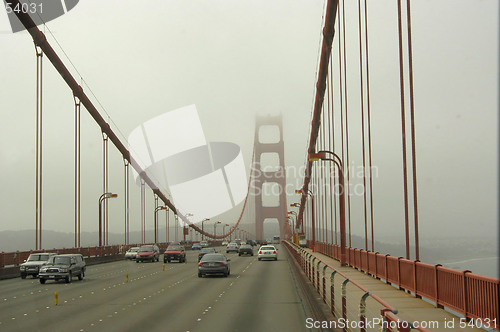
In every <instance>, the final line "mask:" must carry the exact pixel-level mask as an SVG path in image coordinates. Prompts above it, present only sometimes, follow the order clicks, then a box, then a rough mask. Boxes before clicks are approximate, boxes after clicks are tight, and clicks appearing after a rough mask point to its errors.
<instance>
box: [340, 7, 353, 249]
mask: <svg viewBox="0 0 500 332" xmlns="http://www.w3.org/2000/svg"><path fill="white" fill-rule="evenodd" d="M342 26H343V29H342V30H343V31H342V35H343V40H344V52H343V57H344V98H345V102H344V111H345V148H346V149H345V150H346V155H345V158H342V159H343V160H345V161H346V162H345V163H344V166H345V165H347V167H344V169H345V173H344V174H346V178H347V179H346V180H347V185H346V186H345V188H344V191H345V192H346V195H347V214H348V215H349V217H348V220H349V222H348V225H349V247H351V195H349V178H350V177H351V175H350V174H351V172H349V167H350V164H349V121H348V117H347V113H348V112H347V109H348V108H347V64H346V62H347V60H346V43H345V35H346V33H345V0H344V1H342Z"/></svg>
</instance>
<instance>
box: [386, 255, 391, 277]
mask: <svg viewBox="0 0 500 332" xmlns="http://www.w3.org/2000/svg"><path fill="white" fill-rule="evenodd" d="M387 257H389V254H385V283H386V284H390V283H391V282H390V281H389V269H388V268H387Z"/></svg>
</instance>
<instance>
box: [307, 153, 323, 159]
mask: <svg viewBox="0 0 500 332" xmlns="http://www.w3.org/2000/svg"><path fill="white" fill-rule="evenodd" d="M325 158H326V153H325V152H317V153H309V161H318V160H321V159H325Z"/></svg>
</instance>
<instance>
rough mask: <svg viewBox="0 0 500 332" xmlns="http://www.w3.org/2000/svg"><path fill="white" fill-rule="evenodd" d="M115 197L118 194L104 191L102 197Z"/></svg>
mask: <svg viewBox="0 0 500 332" xmlns="http://www.w3.org/2000/svg"><path fill="white" fill-rule="evenodd" d="M116 197H118V194H113V193H104V198H116Z"/></svg>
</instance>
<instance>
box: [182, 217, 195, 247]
mask: <svg viewBox="0 0 500 332" xmlns="http://www.w3.org/2000/svg"><path fill="white" fill-rule="evenodd" d="M192 216H194V214H192V213H186V215H185V217H192ZM188 221H189V218H188ZM189 223H191V222H189ZM188 227H189V226H182V238H183V240H184V243H186V235H189V230H188V229H189V228H188Z"/></svg>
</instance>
